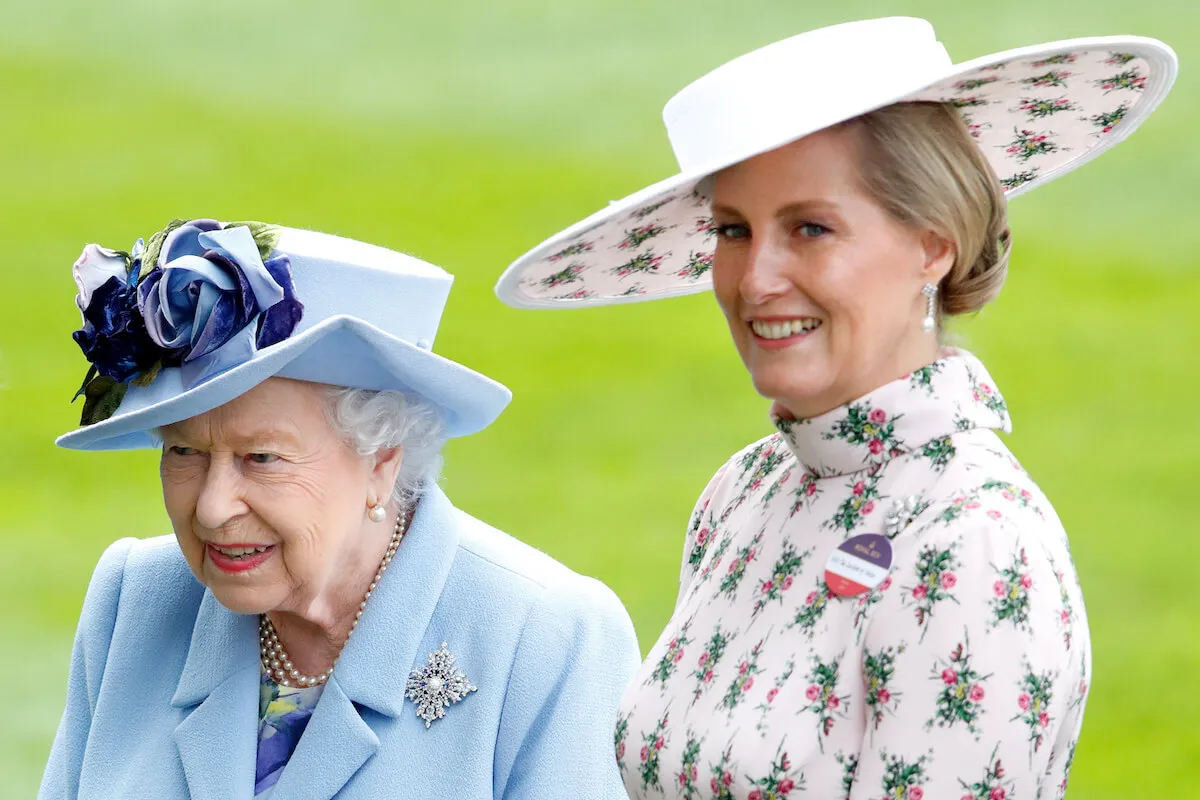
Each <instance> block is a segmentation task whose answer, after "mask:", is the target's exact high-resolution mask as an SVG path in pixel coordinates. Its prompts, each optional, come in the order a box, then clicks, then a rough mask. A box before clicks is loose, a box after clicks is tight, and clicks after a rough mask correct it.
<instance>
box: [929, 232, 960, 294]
mask: <svg viewBox="0 0 1200 800" xmlns="http://www.w3.org/2000/svg"><path fill="white" fill-rule="evenodd" d="M921 247H922V249H923V250H924V253H925V261H924V263H923V264H922V265H921V282H922V283H932V284H933V285H934V286H937V285H938V284H939V283H941V280H942V278H944V277H946V275H948V274H949V273H950V269H951V268H952V267H953V266H954V260H955V259H956V258H957V257H958V247H957V246H956V245H955V244H954V242H953V241H951V240H950V239H947V238H946V237H945V236H942V235H941V234H939V233H936V232H934V231H925V232H924V233H923V234H922V235H921Z"/></svg>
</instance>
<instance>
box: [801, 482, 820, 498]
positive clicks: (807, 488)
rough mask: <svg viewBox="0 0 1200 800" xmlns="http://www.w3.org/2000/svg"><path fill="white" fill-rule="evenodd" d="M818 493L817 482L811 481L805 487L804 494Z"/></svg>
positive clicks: (809, 495)
mask: <svg viewBox="0 0 1200 800" xmlns="http://www.w3.org/2000/svg"><path fill="white" fill-rule="evenodd" d="M816 493H817V484H816V483H809V484H808V486H805V487H804V494H805V495H807V496H808V497H812V496H813V495H814V494H816Z"/></svg>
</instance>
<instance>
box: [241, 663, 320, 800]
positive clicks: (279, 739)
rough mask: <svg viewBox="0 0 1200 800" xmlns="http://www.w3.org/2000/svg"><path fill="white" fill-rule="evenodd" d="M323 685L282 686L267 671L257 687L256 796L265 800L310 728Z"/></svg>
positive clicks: (258, 799)
mask: <svg viewBox="0 0 1200 800" xmlns="http://www.w3.org/2000/svg"><path fill="white" fill-rule="evenodd" d="M324 688H325V687H324V686H311V687H306V688H300V687H298V686H280V685H279V684H278V683H276V682H275V681H273V680H272V679H271V677H270V676H269V675H267V674H266V673H265V672H264V673H263V674H262V678H261V681H260V683H259V689H258V762H257V765H256V767H255V770H254V798H255V800H266V798H269V797H270V796H271V794H272V792H274V790H275V784H276V783H278V782H279V776H280V775H281V774H282V773H283V768H284V767H286V766H287V762H288V761H289V760H290V759H291V757H292V753H294V752H295V751H296V745H297V744H299V742H300V736H301V734H303V733H304V729H305V728H307V727H308V720H309V718H311V717H312V713H313V709H314V708H316V707H317V701H318V700H320V699H321V690H322V689H324Z"/></svg>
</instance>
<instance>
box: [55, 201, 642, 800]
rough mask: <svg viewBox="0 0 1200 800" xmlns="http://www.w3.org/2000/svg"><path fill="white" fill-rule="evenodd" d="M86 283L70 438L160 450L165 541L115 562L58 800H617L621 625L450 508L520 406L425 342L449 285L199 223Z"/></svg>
mask: <svg viewBox="0 0 1200 800" xmlns="http://www.w3.org/2000/svg"><path fill="white" fill-rule="evenodd" d="M75 278H76V281H77V282H78V285H79V295H78V297H77V303H78V305H79V308H80V309H81V310H82V312H83V320H84V324H83V328H82V329H81V330H79V331H77V332H76V333H75V339H76V341H77V342H78V343H79V344H80V346H81V347H82V349H83V351H84V353H85V355H86V356H87V358H88V360H89V361H90V362H91V364H92V367H91V370H90V372H89V373H88V377H87V380H85V382H84V387H83V389H82V390H81V391H82V393H83V394H84V395H85V397H86V402H85V404H84V408H83V423H84V426H83V427H82V428H80V429H79V430H76V431H74V432H72V433H69V434H67V435H66V436H64V437H62V438H61V439H60V440H59V443H60V444H61V445H63V446H65V447H70V448H77V449H85V450H105V449H115V448H129V447H142V446H151V445H152V444H154V443H161V448H162V462H161V477H162V488H163V500H164V503H165V506H166V511H167V515H168V516H169V517H170V519H171V524H172V527H173V528H174V532H175V533H174V536H167V537H161V538H157V539H149V540H138V539H123V540H121V541H119V542H117V543H115V544H114V545H112V546H111V547H110V548H109V549H108V550H107V552H105V554H104V555H103V557H102V558H101V560H100V563H99V565H98V566H97V568H96V572H95V575H94V576H93V578H92V582H91V585H90V587H89V589H88V593H87V598H86V600H85V601H84V606H83V613H82V616H81V619H80V623H79V630H78V634H77V636H76V640H75V648H74V654H73V657H72V662H71V670H70V680H69V685H68V692H67V703H66V711H65V713H64V715H63V718H62V724H61V726H60V728H59V731H58V736H57V738H56V739H55V742H54V747H53V750H52V752H51V754H50V761H49V764H48V766H47V768H46V774H45V779H44V782H43V784H42V790H41V795H40V796H41V797H44V798H56V797H96V798H100V797H103V798H112V797H120V798H138V797H145V798H151V797H153V798H186V797H191V798H194V800H200V799H201V798H211V799H212V800H216V799H217V798H220V799H221V800H225V799H226V798H251V797H255V798H264V797H272V798H273V800H283V798H305V800H311V799H312V798H332V797H361V798H377V797H391V796H397V793H399V794H400V795H403V796H412V797H422V798H447V799H449V798H455V800H458V799H459V798H493V797H495V798H530V799H531V800H532V799H533V798H545V797H550V796H561V795H564V794H567V795H571V796H575V797H588V798H593V797H596V798H615V797H624V796H625V793H624V791H623V789H622V788H621V779H620V776H619V774H618V771H617V768H616V765H615V764H614V763H613V761H612V756H611V752H612V751H611V747H612V738H611V737H612V725H613V723H614V721H615V719H616V708H617V702H618V700H619V699H620V695H621V692H622V691H623V689H624V687H625V685H626V684H627V682H628V680H629V679H630V677H631V675H632V674H633V672H634V670H635V669H636V668H637V662H638V660H639V653H638V649H637V643H636V641H635V639H634V633H633V629H632V626H631V624H630V621H629V618H628V616H627V614H626V613H625V610H624V608H623V607H622V606H621V604H620V603H619V602H618V601H617V599H616V597H615V596H614V595H613V594H612V593H611V592H610V591H609V590H608V589H607V588H605V587H604V586H603V585H601V584H600V583H598V582H596V581H594V580H591V579H588V578H584V577H581V576H578V575H576V574H574V573H572V572H570V571H568V570H567V569H566V568H565V567H563V566H562V565H560V564H558V563H557V562H555V561H553V560H551V559H550V558H549V557H547V556H545V555H543V554H542V553H539V552H537V551H536V550H533V549H532V548H530V547H528V546H526V545H524V544H521V543H520V542H518V541H516V540H514V539H512V538H510V537H508V536H506V535H505V534H503V533H501V532H500V531H497V530H495V529H493V528H490V527H488V526H487V525H485V524H484V523H482V522H479V521H478V520H475V519H473V518H471V517H470V516H468V515H467V514H465V513H463V512H462V511H459V510H457V509H456V508H455V507H454V506H453V505H451V503H450V501H449V500H448V499H447V498H446V496H445V495H444V494H443V493H442V492H441V491H440V490H439V489H438V487H437V484H436V478H437V475H438V470H439V464H440V458H439V451H440V449H441V446H442V443H443V442H444V441H445V440H446V439H447V438H448V437H454V436H464V435H467V434H470V433H473V432H475V431H478V430H480V429H481V428H483V427H485V426H486V425H488V424H489V423H491V422H492V420H493V419H495V417H496V416H497V415H498V414H499V413H500V411H501V410H502V409H503V408H504V406H505V405H506V404H507V402H508V400H509V393H508V391H507V390H506V389H505V388H504V387H503V386H501V385H499V384H497V383H495V382H493V381H491V380H489V379H488V378H486V377H484V376H482V375H479V374H478V373H475V372H472V371H471V370H468V369H466V368H465V367H462V366H460V365H458V364H456V363H454V362H452V361H448V360H446V359H444V358H442V357H440V356H437V355H435V354H434V353H433V352H432V351H431V349H430V348H431V346H432V343H433V337H434V334H435V332H436V330H437V326H438V321H439V319H440V317H441V313H442V309H443V307H444V305H445V301H446V297H447V295H448V293H449V288H450V283H451V277H450V276H449V275H448V274H447V273H445V272H443V271H442V270H440V269H438V268H437V267H434V266H431V265H429V264H425V263H423V262H421V261H418V260H416V259H414V258H410V257H408V256H405V255H401V254H398V253H394V252H391V251H388V250H384V249H382V248H378V247H373V246H371V245H367V244H362V243H359V242H354V241H349V240H346V239H341V238H338V237H334V236H327V235H323V234H318V233H312V232H308V231H301V230H292V229H280V228H275V227H272V226H267V225H262V224H259V223H230V224H221V223H218V222H215V221H212V220H193V221H190V222H179V221H176V222H173V223H171V225H170V226H168V228H167V229H166V230H164V231H162V232H160V233H158V234H155V236H154V237H152V238H151V239H150V241H149V244H147V245H146V246H145V247H143V246H142V243H141V242H140V241H139V242H138V244H137V245H136V246H135V247H134V249H133V250H132V251H131V252H129V253H123V252H117V251H113V250H107V249H104V248H100V247H97V246H95V245H90V246H88V248H87V249H86V250H84V253H83V256H82V257H81V258H80V260H79V262H77V263H76V265H75Z"/></svg>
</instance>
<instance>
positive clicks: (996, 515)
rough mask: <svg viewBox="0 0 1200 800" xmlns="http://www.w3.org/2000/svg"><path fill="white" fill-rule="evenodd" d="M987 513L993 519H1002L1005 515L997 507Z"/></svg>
mask: <svg viewBox="0 0 1200 800" xmlns="http://www.w3.org/2000/svg"><path fill="white" fill-rule="evenodd" d="M987 515H988V516H989V517H991V518H992V519H1000V518H1001V517H1003V516H1004V515H1003V514H1001V513H1000V512H999V511H997V510H996V509H994V508H993V509H991V510H989V511H988V512H987Z"/></svg>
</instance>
